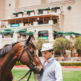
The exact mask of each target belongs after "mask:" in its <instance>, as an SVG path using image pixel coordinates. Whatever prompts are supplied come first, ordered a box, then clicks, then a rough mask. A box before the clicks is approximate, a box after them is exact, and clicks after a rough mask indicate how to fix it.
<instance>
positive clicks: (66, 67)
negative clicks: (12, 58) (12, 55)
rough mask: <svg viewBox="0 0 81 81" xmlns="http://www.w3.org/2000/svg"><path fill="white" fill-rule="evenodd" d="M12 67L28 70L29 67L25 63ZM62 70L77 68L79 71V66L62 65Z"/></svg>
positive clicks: (80, 69)
mask: <svg viewBox="0 0 81 81" xmlns="http://www.w3.org/2000/svg"><path fill="white" fill-rule="evenodd" d="M13 69H18V70H19V69H20V70H28V69H29V68H28V67H27V66H25V65H18V66H14V68H13ZM62 69H63V70H79V71H81V66H62Z"/></svg>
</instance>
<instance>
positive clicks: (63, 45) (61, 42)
mask: <svg viewBox="0 0 81 81" xmlns="http://www.w3.org/2000/svg"><path fill="white" fill-rule="evenodd" d="M71 47H72V43H71V41H70V40H68V39H65V38H63V37H60V38H57V39H56V40H55V42H54V50H55V51H59V52H60V54H61V56H63V54H64V51H65V50H69V49H71Z"/></svg>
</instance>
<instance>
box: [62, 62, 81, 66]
mask: <svg viewBox="0 0 81 81" xmlns="http://www.w3.org/2000/svg"><path fill="white" fill-rule="evenodd" d="M61 65H62V66H81V62H80V63H79V62H78V63H62V62H61Z"/></svg>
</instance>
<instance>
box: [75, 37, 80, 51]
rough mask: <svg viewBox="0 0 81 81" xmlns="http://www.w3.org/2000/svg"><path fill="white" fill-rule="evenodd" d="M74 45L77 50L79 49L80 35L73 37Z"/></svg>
mask: <svg viewBox="0 0 81 81" xmlns="http://www.w3.org/2000/svg"><path fill="white" fill-rule="evenodd" d="M74 47H75V49H77V50H81V37H78V38H76V39H75V43H74Z"/></svg>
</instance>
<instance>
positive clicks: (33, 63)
mask: <svg viewBox="0 0 81 81" xmlns="http://www.w3.org/2000/svg"><path fill="white" fill-rule="evenodd" d="M17 61H20V62H21V63H23V64H25V65H27V66H28V67H29V68H30V69H33V68H34V67H36V70H37V71H41V70H42V68H43V67H42V64H41V62H40V60H39V58H38V57H37V55H36V48H35V46H34V44H33V43H32V41H31V37H29V38H28V40H27V42H26V45H25V47H24V45H23V44H22V43H17V44H15V45H14V46H13V48H12V50H11V51H9V53H7V54H6V55H5V56H4V57H0V81H12V80H13V76H12V72H11V70H12V68H13V66H14V65H15V63H16V62H17Z"/></svg>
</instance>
